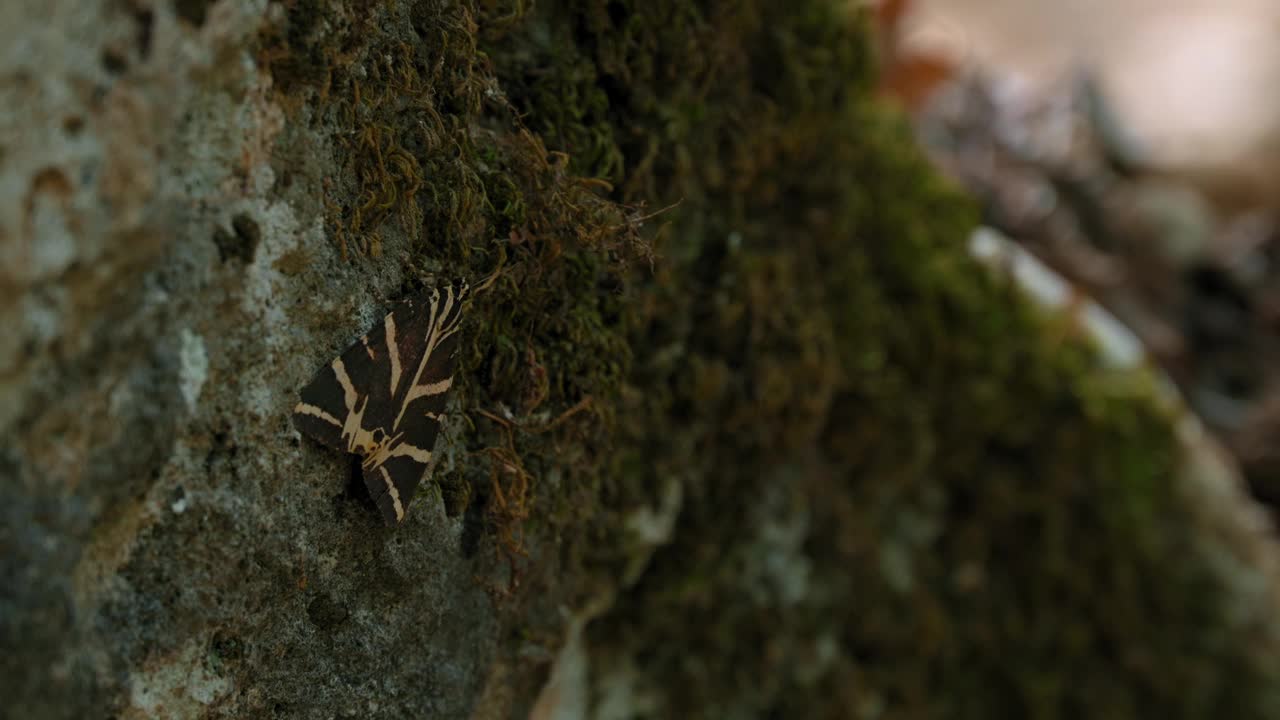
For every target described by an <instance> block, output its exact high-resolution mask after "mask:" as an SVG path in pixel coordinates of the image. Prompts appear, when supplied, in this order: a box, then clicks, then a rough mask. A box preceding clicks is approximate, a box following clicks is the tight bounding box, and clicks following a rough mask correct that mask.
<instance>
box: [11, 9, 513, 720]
mask: <svg viewBox="0 0 1280 720" xmlns="http://www.w3.org/2000/svg"><path fill="white" fill-rule="evenodd" d="M94 5H96V7H93V6H90V5H86V4H85V3H80V2H54V3H46V2H9V3H5V4H4V6H3V8H0V48H3V51H2V54H0V323H3V325H4V327H5V330H6V331H5V333H4V335H3V339H0V513H3V523H2V525H0V548H3V551H2V552H0V587H3V591H0V646H2V647H5V648H9V649H13V648H20V650H21V651H20V652H19V653H17V654H14V653H12V652H5V653H4V654H3V660H0V677H3V680H0V695H2V696H3V697H4V704H5V706H6V708H5V709H6V713H5V714H6V716H7V717H15V718H16V717H22V718H58V717H67V718H72V717H74V718H93V717H106V716H111V715H114V714H119V715H120V716H123V717H195V716H242V717H250V716H251V717H270V716H273V715H274V716H279V717H333V716H337V717H344V716H345V717H403V716H407V715H408V714H409V711H410V710H412V711H413V713H412V714H413V715H414V716H419V717H424V716H437V717H457V716H462V715H465V714H466V713H467V712H468V710H469V707H470V703H471V702H472V701H473V698H474V697H475V695H476V693H477V692H478V691H479V690H480V687H481V685H482V683H483V680H484V673H485V668H486V667H487V665H488V663H489V660H490V656H491V654H492V651H493V650H492V646H493V643H492V635H493V632H494V628H495V627H496V624H495V621H494V620H493V617H492V613H493V607H492V605H491V603H490V600H489V598H488V597H487V595H486V594H485V592H484V591H483V589H482V588H481V587H480V585H479V584H478V583H476V582H475V581H474V580H473V575H474V571H473V568H471V567H470V565H469V563H468V560H467V559H466V558H464V557H463V553H462V548H461V542H460V538H461V534H462V531H463V528H462V519H461V518H455V519H447V518H446V517H445V515H444V512H443V510H442V509H441V505H440V502H439V500H438V496H437V495H435V494H434V493H424V496H423V497H420V498H419V499H420V502H419V503H417V504H416V505H415V507H414V511H413V512H412V514H411V516H410V519H409V520H408V522H407V523H406V526H405V527H403V528H401V529H399V530H397V531H391V530H388V529H385V528H383V527H382V526H381V524H380V522H379V520H378V518H377V516H376V514H375V513H374V512H372V511H371V507H370V506H369V504H368V502H367V500H366V498H365V497H364V493H363V488H361V487H359V486H358V485H355V484H351V483H350V478H351V468H350V465H349V463H348V461H347V459H345V458H340V457H338V456H337V455H336V454H334V453H331V452H327V451H324V450H322V449H320V448H319V447H318V446H316V445H314V444H312V443H309V442H306V441H303V440H301V439H300V438H299V436H298V434H297V433H296V432H295V431H294V430H293V429H292V427H291V426H290V424H289V422H288V417H287V412H288V409H289V408H290V407H291V406H292V403H293V393H294V392H295V390H296V389H297V388H298V387H299V386H300V385H301V384H302V383H303V382H304V381H305V380H306V379H307V377H309V375H310V374H311V373H312V372H314V370H315V368H316V367H317V366H318V365H319V364H321V363H323V362H325V361H327V360H328V359H329V357H330V356H331V355H332V354H334V353H336V352H338V351H339V350H340V349H341V348H342V346H343V345H344V344H345V343H346V342H349V341H350V340H351V334H352V328H353V327H359V326H363V325H364V324H365V322H367V321H368V320H369V319H371V318H373V317H375V314H376V312H377V311H378V309H379V308H380V307H383V304H384V302H385V292H386V291H387V289H388V288H392V287H393V286H394V285H395V284H397V283H398V282H399V280H400V278H398V277H384V276H379V275H376V274H372V273H371V272H370V271H369V270H368V269H367V268H364V269H359V270H357V269H355V268H353V266H352V265H351V264H350V263H342V262H340V261H339V254H338V250H337V247H336V245H334V244H333V243H331V242H329V241H328V240H327V239H326V238H325V237H324V228H323V225H322V222H323V221H322V215H321V212H320V207H319V202H320V201H319V199H318V196H317V195H318V194H317V193H316V191H315V189H316V188H317V187H318V185H319V178H320V177H321V176H323V175H324V173H325V172H326V170H327V168H326V167H325V163H326V162H328V160H327V158H328V157H329V156H330V153H329V152H327V148H326V147H325V146H323V145H322V144H321V141H320V140H319V139H318V138H319V137H320V136H319V135H318V134H311V132H310V131H308V130H306V129H299V128H296V127H293V126H290V127H289V128H287V129H286V127H285V123H284V115H283V113H282V111H281V109H280V108H279V107H277V106H275V105H274V104H273V101H272V100H271V97H272V95H271V94H270V92H269V83H270V80H269V78H268V77H266V76H264V75H263V74H261V73H260V72H259V71H258V70H256V69H255V63H254V62H253V57H252V55H251V52H252V43H251V39H252V36H253V34H254V33H255V32H256V31H257V29H258V28H259V26H260V24H261V23H262V22H263V17H262V16H263V13H264V12H266V11H267V10H266V7H265V3H262V2H247V3H218V4H214V5H212V6H209V7H206V4H204V3H179V4H178V7H179V9H180V12H181V13H182V14H183V15H185V17H182V16H180V15H179V14H178V13H177V12H175V10H174V9H173V8H172V7H171V6H169V5H168V4H158V5H156V6H155V7H154V8H152V9H143V5H142V4H138V5H137V6H136V7H135V5H134V4H132V3H129V2H104V3H97V4H94ZM276 10H278V8H276ZM194 20H199V21H201V23H202V24H200V25H199V27H197V26H196V24H195V23H194V22H192V21H194ZM278 143H288V144H289V145H290V146H291V147H293V148H301V149H303V150H305V152H300V153H295V154H292V155H291V156H292V157H301V158H305V159H306V162H308V163H310V164H308V165H306V166H302V167H298V166H293V167H287V168H282V167H280V163H279V162H276V161H273V147H275V146H276V145H277V144H278ZM387 242H388V244H389V250H391V251H394V250H395V245H394V243H395V238H394V237H391V238H388V239H387ZM385 267H386V268H390V271H391V272H394V271H395V264H394V263H388V264H386V265H385ZM357 273H360V274H357ZM339 288H341V290H340V291H339V290H338V289H339Z"/></svg>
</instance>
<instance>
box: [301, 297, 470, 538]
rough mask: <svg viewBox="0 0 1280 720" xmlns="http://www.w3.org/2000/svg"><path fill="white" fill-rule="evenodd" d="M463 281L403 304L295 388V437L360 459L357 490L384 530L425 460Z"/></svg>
mask: <svg viewBox="0 0 1280 720" xmlns="http://www.w3.org/2000/svg"><path fill="white" fill-rule="evenodd" d="M466 295H467V285H466V283H461V284H459V285H458V286H456V287H455V286H453V285H446V286H443V287H441V288H436V289H434V290H432V291H431V293H430V294H429V295H428V296H427V297H426V298H419V299H417V300H406V301H404V302H401V303H400V304H399V305H398V306H397V307H396V308H395V309H393V310H392V311H391V312H390V313H388V314H387V316H386V317H384V318H383V319H382V320H381V321H380V322H378V323H377V324H376V325H374V326H373V327H372V328H370V329H369V332H367V333H365V334H364V335H363V336H361V338H360V339H359V340H358V341H357V342H356V343H355V344H354V345H352V346H351V347H350V348H348V349H347V350H346V352H344V353H342V355H340V356H339V357H338V358H336V359H335V360H334V361H333V362H331V363H329V365H327V366H325V367H323V368H321V369H320V371H319V372H317V373H316V375H315V377H314V378H312V380H311V382H309V383H307V385H306V387H304V388H302V392H301V398H300V402H299V403H298V404H297V405H296V406H295V407H294V409H293V424H294V426H295V427H297V428H298V430H299V431H300V432H303V433H305V434H307V435H309V436H310V437H312V438H314V439H315V440H316V441H317V442H320V443H322V444H324V445H327V446H329V447H331V448H335V449H338V450H342V451H345V452H349V453H355V454H357V455H359V456H360V457H361V461H362V462H361V466H362V468H363V476H364V484H365V487H366V488H368V490H369V493H370V494H371V495H372V496H373V500H374V502H375V503H376V504H377V506H378V509H379V511H380V512H381V513H382V517H383V519H384V520H385V521H386V522H387V524H389V525H398V524H399V523H400V522H402V521H403V520H404V517H405V509H406V508H407V507H408V505H409V500H410V499H412V498H413V493H414V491H415V490H416V489H417V487H418V483H419V482H420V481H421V480H422V476H423V474H424V473H425V471H426V469H427V465H428V463H429V462H430V461H431V452H432V448H433V447H434V446H435V442H436V435H437V434H438V433H439V431H440V420H441V417H442V414H443V412H444V405H445V400H446V399H447V397H448V392H449V388H450V386H452V384H453V369H454V364H455V361H456V358H455V355H456V353H457V349H458V335H457V333H458V328H459V325H460V320H461V317H462V302H463V300H464V299H465V298H466Z"/></svg>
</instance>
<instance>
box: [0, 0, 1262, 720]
mask: <svg viewBox="0 0 1280 720" xmlns="http://www.w3.org/2000/svg"><path fill="white" fill-rule="evenodd" d="M527 5H528V4H527V3H522V2H515V3H503V2H498V3H471V2H461V3H455V2H446V1H444V0H438V1H437V0H424V1H420V2H392V3H385V4H373V3H366V2H358V1H355V0H351V1H348V2H337V1H334V2H327V1H325V0H296V1H294V2H285V3H266V2H247V3H236V2H229V1H227V0H223V1H221V2H200V1H198V0H197V1H190V0H179V1H178V2H174V3H167V2H158V3H154V4H152V3H147V2H142V1H141V0H136V1H133V0H130V1H121V2H114V3H102V4H100V5H99V6H96V7H88V6H85V5H84V4H83V3H72V2H52V3H48V2H46V3H35V2H17V3H12V2H11V3H8V4H6V5H5V6H4V8H3V9H0V47H4V48H6V50H5V54H4V55H3V56H0V98H2V101H0V258H3V262H0V288H3V293H0V317H2V318H3V321H4V323H5V326H6V328H7V330H8V332H6V333H5V335H4V340H3V341H0V508H2V509H0V512H2V513H3V523H2V524H0V548H3V552H2V553H0V645H3V647H5V648H6V652H5V653H4V655H3V659H2V660H0V678H2V679H0V697H2V698H3V703H4V710H5V714H6V715H10V716H13V717H23V718H73V717H74V718H93V717H123V718H144V717H173V718H184V717H189V718H217V717H255V718H256V717H289V718H293V717H300V718H313V717H314V718H329V717H386V718H397V717H441V718H450V717H468V716H472V717H511V716H528V715H529V714H530V712H532V715H533V716H534V717H539V718H552V717H556V718H560V717H600V718H621V717H646V716H647V717H673V716H679V717H763V716H787V717H848V716H850V712H851V711H852V712H853V713H854V714H855V715H857V716H863V717H918V716H925V715H927V716H943V715H945V716H955V717H970V716H972V717H992V716H1003V715H1007V714H1010V713H1013V714H1015V715H1037V716H1042V717H1061V716H1078V715H1079V714H1081V712H1080V711H1083V710H1085V709H1088V711H1090V712H1092V713H1094V714H1099V715H1103V716H1108V717H1151V716H1167V717H1199V716H1205V715H1207V713H1208V712H1209V711H1210V710H1214V711H1217V710H1223V711H1224V712H1226V711H1230V712H1229V714H1230V715H1231V716H1234V717H1241V718H1245V717H1267V716H1274V712H1275V708H1276V705H1275V704H1274V703H1275V702H1276V698H1275V688H1276V687H1280V686H1278V685H1277V684H1276V682H1275V681H1276V680H1277V679H1278V678H1280V664H1278V658H1280V651H1278V650H1277V647H1280V646H1278V645H1277V643H1276V628H1277V625H1276V621H1275V620H1274V618H1275V617H1277V614H1276V613H1275V612H1274V611H1275V609H1276V603H1275V589H1276V584H1275V577H1274V574H1273V573H1272V572H1271V570H1270V565H1269V563H1268V561H1267V560H1266V558H1267V557H1268V553H1270V552H1271V549H1270V548H1269V546H1267V545H1266V542H1269V541H1267V540H1265V539H1260V538H1259V533H1258V532H1257V531H1250V532H1248V533H1245V537H1237V535H1238V533H1237V534H1235V535H1233V533H1232V532H1231V531H1229V530H1224V529H1223V527H1224V526H1225V527H1228V528H1229V526H1230V523H1223V522H1222V518H1223V517H1230V515H1229V514H1228V515H1223V514H1221V513H1219V514H1212V513H1209V515H1211V516H1212V518H1213V520H1212V522H1209V521H1206V520H1204V515H1205V513H1203V512H1199V509H1200V508H1201V507H1202V506H1203V505H1204V503H1203V502H1202V500H1201V499H1200V498H1199V496H1196V495H1194V494H1189V493H1188V492H1186V486H1185V485H1183V484H1180V483H1178V482H1176V481H1175V480H1174V477H1175V476H1176V473H1175V471H1174V468H1175V462H1176V453H1177V445H1176V440H1175V436H1174V430H1173V427H1172V423H1171V420H1170V418H1169V417H1168V416H1167V415H1165V414H1163V413H1162V412H1161V411H1160V410H1159V409H1158V408H1156V407H1155V404H1154V403H1153V402H1152V400H1151V395H1150V394H1149V393H1145V392H1143V391H1142V390H1141V389H1139V390H1135V391H1128V390H1117V387H1118V386H1119V385H1124V383H1123V381H1124V378H1120V379H1117V378H1116V377H1115V376H1114V375H1111V374H1107V373H1106V372H1105V371H1104V369H1103V368H1102V365H1101V364H1100V363H1098V362H1097V360H1096V358H1095V356H1094V355H1093V353H1092V351H1091V350H1089V349H1088V348H1087V346H1085V345H1084V344H1083V343H1080V342H1077V341H1075V340H1072V339H1070V338H1066V339H1064V337H1063V335H1062V334H1061V333H1059V332H1058V328H1057V326H1055V325H1054V323H1053V322H1052V321H1051V320H1046V319H1045V318H1044V317H1043V316H1041V315H1039V314H1037V313H1036V312H1035V311H1034V310H1032V309H1031V306H1030V305H1029V304H1027V303H1024V302H1022V301H1020V300H1018V299H1016V296H1015V295H1013V294H1011V293H1010V292H1009V290H1008V287H1007V286H1006V285H1003V284H1001V283H999V282H996V281H993V280H992V279H991V278H990V277H989V276H988V275H987V274H985V273H983V272H981V270H980V269H979V267H978V266H977V265H976V264H974V263H972V262H970V261H969V260H968V259H967V258H966V256H965V251H964V248H963V238H964V237H965V235H966V234H967V232H968V229H969V228H970V227H971V226H972V224H973V213H972V212H971V210H970V209H969V208H968V206H967V205H966V204H965V202H964V201H963V200H962V199H960V198H958V197H957V196H956V195H955V194H954V192H953V191H952V190H950V189H949V188H947V187H946V186H945V185H943V184H942V183H941V182H940V181H938V180H937V179H936V178H934V177H933V175H932V174H931V173H930V172H929V171H928V169H927V168H926V167H925V166H924V164H923V163H922V162H921V161H920V160H919V159H918V158H917V157H916V153H915V152H914V151H913V150H912V149H911V148H910V147H909V139H908V135H907V134H906V132H905V130H904V129H903V127H902V125H901V122H900V121H899V119H897V118H895V117H892V116H890V115H888V114H886V113H885V112H884V111H882V110H881V109H880V108H879V107H878V106H876V105H874V104H873V103H871V102H869V101H868V98H869V97H870V95H871V79H870V78H871V75H870V64H869V62H868V52H867V46H866V42H865V38H864V36H863V35H862V34H861V30H860V25H859V23H858V22H857V19H856V18H851V17H847V16H846V15H845V14H843V12H841V11H839V10H838V9H837V8H835V7H833V6H832V5H831V4H829V3H826V2H822V1H821V0H812V1H806V2H802V3H799V4H798V5H796V6H795V7H788V8H778V7H775V6H774V4H773V3H768V2H761V3H746V4H743V5H742V6H740V7H738V6H735V7H730V6H729V4H726V5H725V6H723V7H713V8H709V9H708V8H704V7H702V6H701V5H697V6H695V4H692V3H684V2H678V1H676V0H670V1H664V2H657V3H652V2H634V3H633V2H616V1H615V2H602V1H596V0H565V1H564V2H553V3H547V4H545V5H543V4H541V3H540V4H539V5H540V7H539V8H538V9H536V10H533V9H530V8H529V7H527ZM676 203H679V204H678V205H676ZM671 205H675V207H670V208H669V209H667V210H665V211H662V212H657V213H656V214H655V211H657V210H658V209H660V208H668V206H671ZM453 274H461V275H467V276H469V277H470V278H471V280H472V284H473V286H483V287H484V291H483V292H478V293H477V297H476V301H475V304H474V306H473V308H472V310H471V311H470V319H469V321H468V322H469V329H468V337H469V338H470V339H469V341H468V342H466V343H464V348H463V351H462V353H461V357H460V366H459V372H458V387H457V388H456V390H455V392H454V396H453V400H452V406H451V416H450V420H449V422H448V424H447V426H446V432H445V433H444V434H443V437H442V438H441V440H440V443H439V445H438V446H437V448H438V449H439V450H440V455H441V456H442V457H443V460H442V461H441V462H440V463H439V465H438V466H437V468H436V469H435V473H434V475H433V476H432V478H431V480H430V481H428V482H426V483H424V487H423V488H422V489H421V490H420V492H419V496H418V498H417V500H418V501H417V502H416V503H415V504H414V506H413V508H412V510H411V513H410V517H409V519H408V521H407V522H406V524H405V525H404V526H402V527H400V528H396V529H386V528H383V527H382V526H381V524H380V521H379V519H378V517H377V515H376V514H375V512H374V511H373V508H372V505H371V503H370V502H369V501H368V499H367V498H366V497H365V495H364V491H363V488H361V487H360V485H359V481H358V480H355V479H353V473H352V468H351V461H350V459H349V458H343V457H338V456H337V455H336V454H334V453H331V452H328V451H325V450H323V449H322V448H320V447H319V446H317V445H315V444H314V443H310V442H309V441H306V440H305V439H303V438H300V437H299V435H298V434H297V433H296V432H295V431H294V430H293V429H292V427H291V426H290V424H289V420H288V411H289V409H290V408H291V407H292V405H293V402H294V397H295V393H296V391H297V388H299V387H300V386H301V385H302V384H303V383H304V382H305V381H306V380H307V379H308V378H309V377H310V375H311V374H312V373H313V372H314V371H315V369H316V368H317V367H318V366H320V364H322V363H325V362H327V361H328V360H329V359H330V358H332V357H333V356H334V355H335V354H336V353H338V352H339V351H341V350H342V349H343V348H344V347H345V346H346V344H347V343H349V342H351V341H352V340H353V339H354V337H355V336H356V334H357V333H359V332H360V331H362V330H363V329H364V328H365V327H367V326H368V325H369V323H370V322H371V321H372V320H373V319H375V318H376V317H377V316H378V315H379V313H380V312H381V311H382V310H383V309H384V308H386V307H387V305H388V304H389V303H390V301H391V300H393V299H395V298H397V297H399V296H401V295H403V294H405V293H408V292H413V291H415V290H416V289H417V288H419V287H421V285H422V284H423V283H424V282H428V281H430V280H431V279H433V278H435V277H437V276H444V275H453ZM1118 384H1119V385H1118ZM1124 387H1128V385H1124ZM1222 487H1226V488H1227V489H1226V490H1222V491H1221V494H1224V495H1225V496H1226V497H1227V498H1228V501H1227V502H1226V503H1225V504H1224V505H1221V506H1229V507H1234V505H1232V503H1236V502H1238V501H1239V498H1238V493H1237V494H1233V493H1236V491H1235V490H1234V489H1232V488H1231V485H1230V482H1225V483H1224V484H1223V485H1222ZM1189 498H1191V499H1189ZM1215 507H1217V506H1215ZM1260 548H1261V549H1260ZM1179 713H1181V714H1179Z"/></svg>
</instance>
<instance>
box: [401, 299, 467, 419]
mask: <svg viewBox="0 0 1280 720" xmlns="http://www.w3.org/2000/svg"><path fill="white" fill-rule="evenodd" d="M452 303H453V292H452V291H450V292H449V299H448V302H447V303H446V305H445V307H444V309H443V310H442V309H441V308H440V307H439V305H440V303H439V302H432V303H431V321H430V325H428V326H427V327H428V328H430V330H429V331H428V334H427V341H426V343H424V344H423V351H422V358H421V359H420V360H418V369H417V370H416V371H414V373H413V384H412V385H411V386H410V388H409V394H408V396H407V397H406V398H405V399H404V402H402V403H400V412H399V414H397V415H396V421H395V422H394V423H392V425H391V429H392V430H395V429H396V428H398V427H400V420H402V419H403V418H404V411H405V410H407V409H408V408H409V403H410V401H412V400H413V398H414V397H415V396H414V392H415V391H417V389H418V381H419V380H421V379H422V371H423V370H426V369H427V361H428V360H430V359H431V351H432V350H434V349H435V337H436V334H437V333H438V332H439V330H440V327H439V323H440V322H441V321H442V320H443V319H444V318H445V317H447V316H448V311H449V306H450V305H452Z"/></svg>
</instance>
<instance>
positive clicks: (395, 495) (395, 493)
mask: <svg viewBox="0 0 1280 720" xmlns="http://www.w3.org/2000/svg"><path fill="white" fill-rule="evenodd" d="M378 469H379V470H381V471H382V480H383V482H385V483H386V484H387V494H388V495H390V496H391V507H392V509H394V510H395V511H396V522H400V521H401V520H403V519H404V506H403V505H401V504H400V491H399V490H396V484H395V483H394V482H391V473H388V472H387V469H386V468H385V467H380V468H378Z"/></svg>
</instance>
